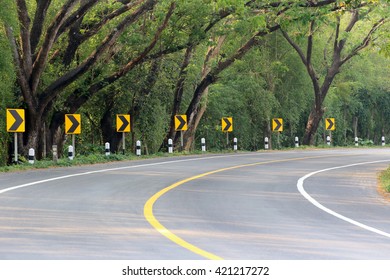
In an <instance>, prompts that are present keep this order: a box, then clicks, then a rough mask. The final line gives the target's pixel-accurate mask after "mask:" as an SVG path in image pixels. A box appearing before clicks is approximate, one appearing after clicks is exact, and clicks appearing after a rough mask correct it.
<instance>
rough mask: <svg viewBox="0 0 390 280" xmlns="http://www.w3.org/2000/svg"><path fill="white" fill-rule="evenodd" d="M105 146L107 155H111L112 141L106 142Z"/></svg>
mask: <svg viewBox="0 0 390 280" xmlns="http://www.w3.org/2000/svg"><path fill="white" fill-rule="evenodd" d="M104 148H105V151H106V156H109V155H110V143H108V142H106V143H105V144H104Z"/></svg>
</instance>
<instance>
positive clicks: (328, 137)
mask: <svg viewBox="0 0 390 280" xmlns="http://www.w3.org/2000/svg"><path fill="white" fill-rule="evenodd" d="M326 144H327V145H328V146H330V136H329V135H328V136H326Z"/></svg>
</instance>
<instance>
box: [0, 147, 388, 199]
mask: <svg viewBox="0 0 390 280" xmlns="http://www.w3.org/2000/svg"><path fill="white" fill-rule="evenodd" d="M329 148H333V149H335V148H356V147H354V146H347V147H334V146H328V145H320V146H315V147H314V146H299V148H295V147H288V148H286V147H284V148H281V149H280V150H287V151H288V150H307V149H329ZM364 148H371V147H367V146H365V147H364ZM377 148H378V147H377ZM274 150H278V149H274ZM259 151H265V150H259ZM268 151H273V150H268ZM237 152H238V153H242V152H248V151H245V150H238V151H233V149H226V150H219V149H210V150H208V151H207V152H202V151H200V150H194V151H192V152H186V151H183V152H177V151H175V152H174V153H172V154H168V153H167V152H158V153H155V154H150V155H141V156H136V155H135V154H125V155H123V154H120V153H112V154H110V155H109V156H106V155H104V154H103V153H101V151H91V153H89V154H88V155H85V154H84V155H83V154H79V155H77V156H76V157H75V158H74V159H73V160H69V159H68V158H67V157H62V158H60V159H58V161H57V163H55V162H54V161H53V160H51V159H44V160H40V161H37V160H36V161H35V163H34V164H30V163H29V162H28V160H27V159H26V158H25V157H22V156H20V157H19V162H18V164H12V165H7V166H0V173H2V172H17V171H23V170H31V169H45V168H53V167H69V166H81V165H91V164H99V163H109V162H116V161H126V160H140V159H150V158H161V157H174V156H188V155H200V154H226V153H237ZM382 174H383V175H382ZM382 174H381V175H380V178H381V182H382V177H383V178H384V179H383V180H384V181H383V183H382V185H383V186H384V189H385V190H386V192H389V193H390V167H389V169H388V170H386V171H384V172H383V173H382Z"/></svg>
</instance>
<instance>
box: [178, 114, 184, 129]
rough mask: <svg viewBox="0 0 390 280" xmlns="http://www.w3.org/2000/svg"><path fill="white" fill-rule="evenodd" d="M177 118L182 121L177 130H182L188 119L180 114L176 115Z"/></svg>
mask: <svg viewBox="0 0 390 280" xmlns="http://www.w3.org/2000/svg"><path fill="white" fill-rule="evenodd" d="M176 119H178V120H179V122H180V124H179V126H178V127H177V130H182V129H183V127H184V126H185V125H186V121H185V120H184V119H183V118H182V116H180V115H178V116H176Z"/></svg>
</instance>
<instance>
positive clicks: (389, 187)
mask: <svg viewBox="0 0 390 280" xmlns="http://www.w3.org/2000/svg"><path fill="white" fill-rule="evenodd" d="M379 180H380V183H381V186H382V188H383V189H384V191H386V192H388V193H390V166H389V167H388V168H387V169H386V170H383V171H382V172H381V173H380V174H379Z"/></svg>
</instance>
